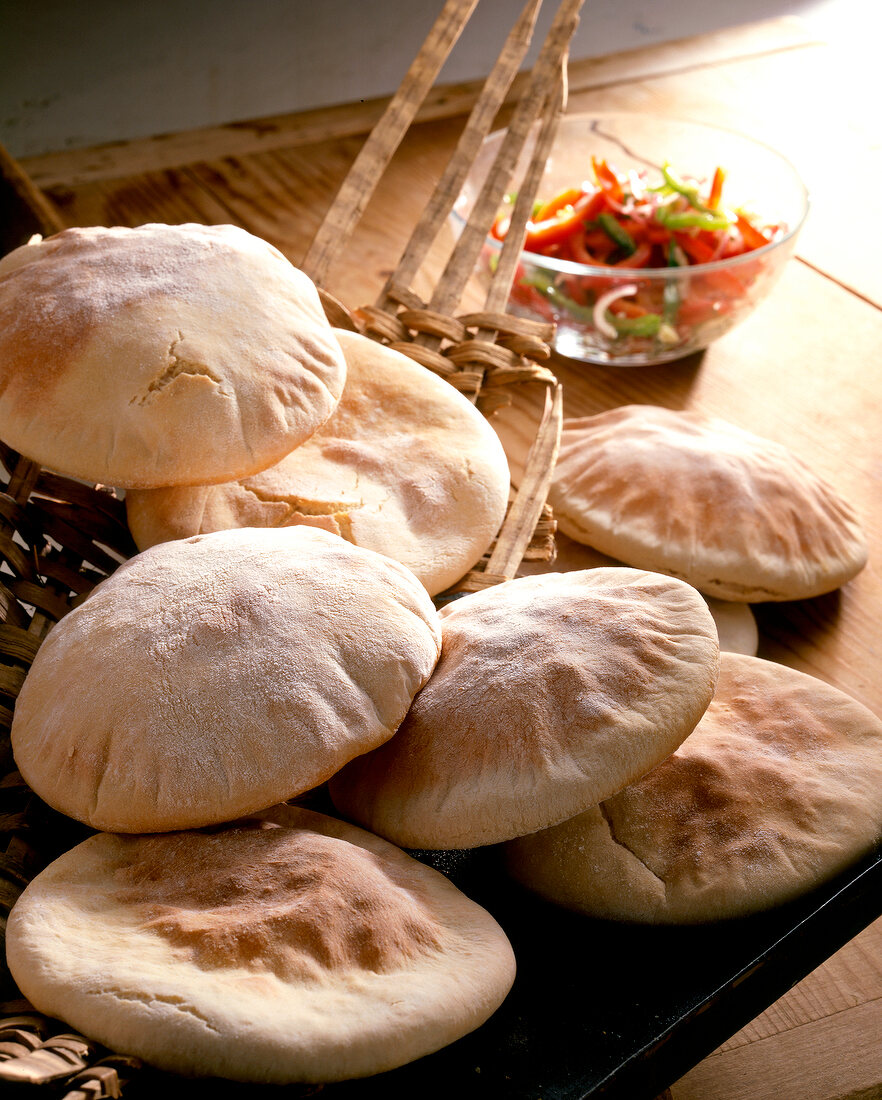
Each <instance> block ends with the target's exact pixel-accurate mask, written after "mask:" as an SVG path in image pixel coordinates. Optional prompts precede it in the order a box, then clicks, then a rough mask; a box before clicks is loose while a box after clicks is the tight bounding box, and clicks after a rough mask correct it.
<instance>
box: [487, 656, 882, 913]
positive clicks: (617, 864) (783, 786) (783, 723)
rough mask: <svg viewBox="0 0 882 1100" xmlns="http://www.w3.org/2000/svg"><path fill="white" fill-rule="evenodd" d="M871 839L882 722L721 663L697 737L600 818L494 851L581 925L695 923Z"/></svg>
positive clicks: (791, 889)
mask: <svg viewBox="0 0 882 1100" xmlns="http://www.w3.org/2000/svg"><path fill="white" fill-rule="evenodd" d="M880 836H882V721H880V720H879V718H877V717H876V716H875V715H874V714H872V713H871V712H870V711H869V710H867V708H866V707H864V706H862V705H861V704H860V703H858V702H857V701H855V700H854V699H851V698H850V697H849V696H847V695H845V693H843V692H842V691H839V690H838V689H836V688H834V687H832V686H830V685H829V684H826V683H824V682H823V681H821V680H818V679H815V678H814V677H811V676H807V675H806V674H805V673H802V672H797V671H795V670H793V669H791V668H788V667H786V666H784V665H778V664H775V663H773V662H771V661H764V660H762V659H761V658H759V657H749V656H746V655H743V654H731V653H724V654H723V655H722V658H721V661H720V679H719V682H718V684H717V691H716V695H715V696H714V700H713V702H712V703H711V705H710V706H709V707H708V710H707V713H706V714H705V715H704V717H703V718H702V719H701V721H700V722H699V723H698V726H697V727H696V729H695V731H694V732H693V733H692V734H691V735H690V736H689V737H688V738H687V739H686V740H685V741H684V742H683V744H682V745H681V746H680V747H679V748H678V749H677V750H676V752H674V753H673V754H672V756H671V757H670V758H669V759H667V760H665V761H664V762H663V763H661V764H659V766H658V767H657V768H655V769H654V770H653V771H652V772H650V773H649V774H648V775H646V776H644V777H643V778H642V779H639V780H638V781H637V782H636V783H633V784H631V785H630V786H629V787H627V788H625V789H624V790H622V791H621V792H620V793H619V794H617V795H615V796H614V797H613V798H610V799H608V800H607V801H605V802H604V803H603V805H601V806H599V807H595V808H593V809H591V810H589V811H588V812H586V813H584V814H581V815H579V816H578V817H575V818H574V819H573V820H571V821H567V822H565V823H564V824H562V825H558V826H556V827H555V828H552V829H548V830H546V831H544V832H540V833H536V834H535V835H534V836H530V837H522V838H520V839H518V840H515V841H512V842H511V844H509V845H507V846H506V861H507V864H508V867H509V870H510V871H511V873H512V874H513V875H514V877H515V878H517V879H518V880H519V881H520V882H522V883H523V884H524V885H526V886H528V887H529V888H530V889H532V890H534V891H536V892H538V893H539V894H542V895H543V896H544V897H546V898H548V899H549V900H551V901H554V902H557V903H558V904H560V905H564V906H567V907H569V908H573V909H577V910H579V911H581V912H584V913H588V914H589V915H591V916H595V917H603V918H611V919H614V920H625V921H639V922H646V923H659V924H662V923H690V924H691V923H698V922H703V921H711V920H719V919H724V918H729V917H740V916H745V915H747V914H749V913H753V912H757V911H760V910H764V909H768V908H770V907H772V906H775V905H779V904H781V903H783V902H786V901H789V900H791V899H793V898H795V897H797V896H798V895H799V894H801V893H803V892H804V891H807V890H810V889H811V888H813V887H815V886H818V885H820V884H821V883H823V882H824V881H825V880H827V879H829V878H831V877H832V876H833V875H835V874H836V873H837V872H839V871H841V870H844V869H845V868H846V867H847V866H848V865H849V864H851V863H852V862H853V861H855V860H856V859H858V858H859V857H860V856H861V855H863V854H864V853H866V852H868V851H870V850H872V848H873V847H874V845H875V844H876V843H878V841H879V839H880Z"/></svg>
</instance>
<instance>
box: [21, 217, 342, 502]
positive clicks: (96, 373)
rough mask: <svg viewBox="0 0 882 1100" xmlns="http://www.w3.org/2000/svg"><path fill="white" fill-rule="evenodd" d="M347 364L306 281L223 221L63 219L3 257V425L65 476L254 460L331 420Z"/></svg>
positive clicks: (156, 479) (144, 478)
mask: <svg viewBox="0 0 882 1100" xmlns="http://www.w3.org/2000/svg"><path fill="white" fill-rule="evenodd" d="M345 371H346V367H345V363H344V360H343V354H342V352H341V351H340V347H339V345H338V343H337V341H336V340H335V339H334V336H333V332H332V330H331V326H330V324H329V323H328V321H327V319H326V317H325V315H324V311H323V310H322V307H321V302H320V300H319V296H318V291H317V290H316V288H315V286H314V284H313V283H312V281H311V280H310V279H309V278H308V277H307V276H306V275H305V274H304V273H303V272H302V271H299V270H298V269H297V268H295V267H294V266H293V265H292V264H291V263H289V262H288V260H286V259H285V257H284V256H283V255H282V254H281V252H279V251H278V250H277V249H275V248H273V247H272V245H270V244H267V242H266V241H262V240H260V239H259V238H257V237H254V236H252V235H251V234H250V233H247V232H246V231H245V230H243V229H238V228H236V227H235V226H232V225H220V226H204V225H159V224H155V225H142V226H139V227H138V228H136V229H126V228H121V227H116V228H112V229H105V228H101V227H91V228H84V229H79V228H78V229H66V230H64V231H63V232H61V233H58V234H56V235H55V236H53V237H49V238H47V239H45V240H43V241H41V242H39V243H35V244H27V245H24V246H22V248H21V249H18V250H16V252H13V253H11V254H10V256H9V257H8V258H7V259H6V260H5V262H4V265H3V267H2V268H0V438H2V439H3V440H4V441H5V442H6V443H8V444H9V445H10V446H12V447H14V448H15V449H16V450H18V451H20V452H21V453H23V454H25V455H27V456H28V457H29V458H32V459H34V460H35V461H37V462H39V463H42V464H43V465H45V466H48V467H50V468H51V469H53V470H57V471H59V472H61V473H64V474H68V475H71V476H74V477H80V478H85V479H86V480H89V481H100V482H103V483H105V484H108V485H116V486H120V487H122V488H133V487H141V488H145V487H152V486H158V485H181V484H184V485H186V484H206V483H209V482H211V483H214V482H218V481H227V480H229V479H230V478H236V477H244V476H247V475H248V474H251V473H255V472H256V471H257V470H261V469H264V468H265V467H267V466H270V465H272V464H273V463H274V462H278V461H279V459H281V458H282V457H283V455H285V454H287V453H288V452H289V451H290V450H291V449H292V448H293V447H295V446H297V445H298V444H299V443H302V442H303V441H304V440H305V439H307V438H308V437H309V436H310V435H312V433H313V432H314V431H315V430H316V429H317V428H318V427H319V426H320V425H321V424H322V423H324V421H325V420H327V418H328V416H330V414H331V412H332V411H333V409H334V407H335V405H336V404H337V401H338V400H339V397H340V394H341V392H342V390H343V382H344V379H345Z"/></svg>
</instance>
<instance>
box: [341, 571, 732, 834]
mask: <svg viewBox="0 0 882 1100" xmlns="http://www.w3.org/2000/svg"><path fill="white" fill-rule="evenodd" d="M441 624H442V639H443V641H442V652H441V660H440V661H439V662H438V666H437V668H436V669H435V671H434V673H433V675H432V677H431V679H430V680H429V682H428V683H427V684H426V686H425V687H424V688H423V690H422V691H421V692H420V693H419V695H418V696H417V697H416V699H415V700H414V703H413V706H412V707H411V709H410V711H409V713H408V715H407V718H406V719H405V721H404V722H403V723H402V725H401V728H400V729H399V730H398V732H397V733H396V735H395V736H394V737H393V738H392V740H391V741H389V742H388V743H387V744H385V745H384V746H382V747H381V748H380V749H378V750H376V751H375V752H372V753H369V754H367V755H365V756H361V757H359V758H358V759H357V760H353V761H352V762H351V763H350V764H349V765H347V767H346V768H344V769H343V770H342V771H341V772H339V773H338V774H337V775H336V776H334V778H333V779H332V781H331V783H330V786H329V790H330V792H331V797H332V798H333V800H334V802H335V804H336V805H337V807H338V808H339V809H340V810H341V811H342V812H343V813H344V814H346V816H348V817H351V818H353V819H354V820H356V821H358V822H359V823H361V824H363V825H364V826H366V827H367V828H369V829H372V830H373V831H374V832H377V833H379V834H380V835H381V836H385V837H387V838H388V839H390V840H392V841H393V842H394V843H397V844H401V845H403V846H405V847H411V848H472V847H476V846H478V845H482V844H493V843H497V842H499V841H501V840H506V839H508V838H510V837H514V836H519V835H521V834H522V833H527V832H533V831H535V830H536V829H541V828H543V827H544V826H545V825H546V824H550V823H551V822H552V821H563V820H564V819H566V818H568V817H572V816H573V814H576V813H579V812H581V810H584V809H587V808H588V807H589V806H591V805H594V804H596V803H597V802H599V801H600V800H601V799H603V798H606V797H608V795H609V794H612V793H613V792H615V791H617V790H619V789H621V787H623V786H624V785H625V784H627V783H629V782H631V781H632V780H633V779H636V778H637V777H638V776H640V775H642V774H643V773H644V772H646V771H648V770H649V768H651V767H653V766H654V765H655V764H656V763H658V762H659V761H660V760H662V759H664V757H665V756H667V755H668V754H669V753H670V752H672V751H673V750H674V749H675V748H676V746H677V745H679V744H680V742H681V741H682V740H683V739H684V738H685V737H686V736H687V734H688V733H689V732H690V731H691V730H692V729H693V727H694V726H695V724H696V722H697V721H698V719H699V718H700V717H701V714H702V713H703V711H704V709H705V707H706V706H707V705H708V703H709V701H710V699H711V696H712V695H713V690H714V682H715V680H716V674H717V664H718V657H719V651H718V647H717V637H716V630H715V628H714V624H713V620H712V618H711V615H710V612H709V611H708V609H707V606H706V604H705V603H704V600H703V599H702V598H701V596H700V595H699V593H698V592H696V590H695V589H694V588H692V587H690V586H689V585H687V584H684V583H683V582H682V581H677V580H674V579H672V578H670V577H664V576H661V575H660V574H654V573H645V572H642V571H639V570H635V569H595V570H588V571H585V572H577V573H552V574H548V575H546V576H542V577H523V578H519V579H517V580H513V581H508V582H506V583H504V584H500V585H496V586H495V587H493V588H490V589H486V590H484V591H483V592H479V593H475V594H474V595H470V596H466V597H464V598H462V599H459V600H457V601H455V602H454V603H452V604H450V605H448V606H447V607H446V608H444V609H443V610H442V612H441ZM602 792H606V793H602Z"/></svg>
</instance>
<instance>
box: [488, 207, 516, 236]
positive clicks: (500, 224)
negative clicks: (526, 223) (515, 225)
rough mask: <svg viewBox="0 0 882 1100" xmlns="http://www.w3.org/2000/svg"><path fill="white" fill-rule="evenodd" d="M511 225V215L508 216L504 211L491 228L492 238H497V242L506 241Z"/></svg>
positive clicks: (498, 215)
mask: <svg viewBox="0 0 882 1100" xmlns="http://www.w3.org/2000/svg"><path fill="white" fill-rule="evenodd" d="M510 225H511V214H507V213H506V212H505V211H504V210H503V211H502V213H501V214H497V215H496V218H495V219H494V221H493V224H492V225H491V226H490V236H491V237H495V238H496V240H497V241H504V240H505V238H506V235H507V234H508V229H509V226H510Z"/></svg>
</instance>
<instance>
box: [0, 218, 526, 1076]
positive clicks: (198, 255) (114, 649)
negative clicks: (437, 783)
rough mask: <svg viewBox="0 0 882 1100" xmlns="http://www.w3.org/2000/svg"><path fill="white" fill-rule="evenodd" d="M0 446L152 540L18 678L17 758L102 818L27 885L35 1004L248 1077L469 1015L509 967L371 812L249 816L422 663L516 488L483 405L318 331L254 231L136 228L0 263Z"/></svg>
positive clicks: (361, 731) (371, 1054) (359, 729)
mask: <svg viewBox="0 0 882 1100" xmlns="http://www.w3.org/2000/svg"><path fill="white" fill-rule="evenodd" d="M0 437H2V438H3V439H4V441H5V442H6V443H8V444H9V445H10V446H12V447H13V448H15V449H17V450H19V451H20V452H21V453H23V454H25V455H27V456H28V457H30V458H32V459H33V460H35V461H36V462H39V463H41V464H43V465H45V466H47V467H49V468H50V469H53V470H56V471H58V472H61V473H63V474H67V475H70V476H74V477H78V478H84V479H87V480H89V481H92V482H101V483H104V484H108V485H113V486H116V487H121V488H123V489H125V490H127V492H128V493H129V494H131V496H130V498H129V504H130V507H131V513H132V528H133V531H135V533H136V537H137V538H138V541H139V542H140V543H141V545H142V548H143V552H142V553H139V554H137V555H136V556H135V557H134V558H132V559H131V560H130V561H128V562H127V563H125V564H124V565H122V566H121V567H120V568H119V569H118V571H117V572H116V573H114V574H113V575H112V576H111V577H110V578H108V579H107V580H106V581H105V582H104V583H103V584H101V585H99V586H98V588H96V589H95V591H94V592H93V593H92V594H91V595H90V596H89V598H88V599H87V600H86V601H85V602H84V603H83V604H82V605H81V606H79V607H77V608H76V609H75V610H74V611H72V612H71V613H70V614H68V615H67V616H66V617H65V618H64V619H62V620H61V621H60V622H59V623H58V624H57V626H55V627H54V628H53V630H52V631H51V632H50V634H49V636H48V637H47V639H46V641H45V643H44V645H43V646H42V648H41V650H40V652H39V654H38V656H37V658H36V660H35V661H34V663H33V665H32V667H31V669H30V670H29V673H28V676H27V678H26V686H25V688H24V689H23V691H22V693H21V694H20V697H19V699H18V700H17V705H16V712H15V719H14V729H13V732H12V741H13V744H14V753H15V758H16V763H17V765H18V767H19V768H20V770H21V772H22V775H23V776H24V777H25V779H26V780H27V782H28V783H29V784H30V785H31V786H32V787H33V789H34V790H35V791H36V792H37V793H38V794H40V795H41V796H42V797H43V798H44V799H45V800H46V801H47V802H48V803H49V804H50V805H52V806H53V807H55V808H56V809H58V810H60V811H61V812H63V813H66V814H68V815H70V816H71V817H73V818H76V819H77V820H79V821H82V822H85V823H86V824H88V825H90V826H92V827H93V828H94V829H96V830H100V832H99V833H98V834H97V835H96V836H93V837H92V838H91V839H90V840H89V841H87V842H86V843H85V844H84V845H82V846H80V847H77V848H75V849H73V850H71V851H70V852H69V853H68V854H67V855H66V856H65V857H64V859H63V860H60V861H59V862H58V863H57V864H53V865H52V866H51V867H49V868H48V869H47V870H46V872H44V873H43V874H42V875H40V876H39V877H38V878H37V879H35V880H34V881H33V883H32V884H31V885H30V886H29V888H28V890H27V891H26V893H25V895H24V896H23V897H22V898H21V900H20V904H19V905H17V907H16V910H17V915H16V918H15V920H14V921H13V922H12V924H11V926H10V930H9V936H8V953H9V963H10V968H11V970H12V971H13V974H14V977H15V978H16V980H17V981H18V983H19V985H20V987H21V989H22V991H23V992H24V993H25V995H26V996H28V997H30V998H31V999H32V1001H33V1003H34V1004H35V1005H36V1006H37V1007H38V1008H40V1009H41V1010H43V1011H45V1012H47V1013H48V1014H49V1015H52V1016H59V1017H62V1018H64V1019H65V1020H67V1021H69V1022H70V1023H71V1024H73V1025H74V1026H75V1027H79V1028H80V1029H81V1030H83V1031H84V1032H85V1033H87V1034H89V1035H91V1036H93V1037H94V1038H97V1039H99V1040H100V1041H102V1042H104V1043H105V1044H107V1045H108V1046H110V1047H112V1048H114V1049H117V1050H120V1051H124V1052H127V1053H131V1054H135V1055H140V1056H142V1057H143V1058H144V1059H146V1060H147V1061H150V1062H153V1063H155V1064H156V1065H159V1066H164V1067H166V1068H169V1069H175V1070H179V1071H181V1072H184V1073H213V1074H226V1075H228V1076H230V1077H233V1078H240V1079H244V1080H268V1081H279V1082H284V1081H323V1080H334V1079H339V1078H341V1077H349V1076H360V1075H364V1074H372V1073H377V1072H379V1071H381V1070H384V1069H387V1068H390V1067H391V1066H393V1065H397V1064H400V1063H401V1062H405V1061H408V1060H410V1059H412V1058H416V1057H419V1056H421V1055H423V1054H426V1053H428V1052H429V1051H431V1050H434V1049H436V1048H437V1047H439V1046H442V1045H444V1044H445V1043H449V1042H451V1041H452V1040H453V1039H455V1038H457V1037H458V1036H460V1035H462V1034H464V1033H465V1032H467V1031H469V1030H471V1029H473V1028H475V1027H477V1026H478V1025H479V1024H480V1023H481V1022H482V1021H483V1020H484V1019H486V1018H487V1016H489V1015H490V1014H491V1013H492V1012H493V1011H494V1010H495V1009H496V1008H497V1007H498V1005H499V1004H500V1003H501V1001H502V999H503V998H504V997H505V995H506V993H507V992H508V989H509V987H510V985H511V982H512V980H513V977H514V961H513V957H512V952H511V947H510V945H509V943H508V940H507V937H506V936H505V934H504V932H503V931H502V930H501V929H500V928H499V926H498V924H497V923H496V922H495V921H494V920H493V919H492V918H491V917H490V916H489V914H487V913H486V912H485V911H484V910H483V909H481V908H480V907H479V906H477V905H476V904H474V903H473V902H471V901H470V900H469V899H467V898H466V897H465V896H463V895H462V894H461V893H460V892H459V891H457V890H456V889H455V888H454V887H453V886H452V885H451V884H450V883H449V882H448V881H447V880H446V879H444V878H443V877H442V876H440V875H438V874H436V873H435V872H433V871H431V870H430V869H429V868H426V867H424V866H423V865H421V864H419V863H418V862H416V861H415V860H413V859H412V858H411V857H410V856H407V855H405V854H404V853H403V852H401V851H399V850H397V849H395V848H393V847H392V846H391V845H389V844H388V843H386V842H384V841H382V840H380V839H379V838H377V837H373V836H369V835H367V834H365V833H364V832H363V831H361V830H358V829H356V828H354V827H351V826H347V825H344V824H343V823H341V822H338V821H335V820H331V819H328V818H324V817H322V816H320V815H314V814H313V815H310V814H307V813H305V812H300V811H295V810H293V809H288V810H285V811H276V813H275V816H268V815H267V814H266V813H265V812H264V811H265V810H266V808H267V807H269V806H273V805H274V804H277V803H281V802H284V801H286V800H288V799H291V798H294V797H296V796H297V795H299V794H301V793H303V792H305V791H310V790H312V789H314V788H316V787H317V786H319V785H320V784H322V783H323V782H324V781H325V780H327V779H328V778H329V777H330V776H331V775H332V774H334V773H335V772H336V771H337V770H339V769H340V768H341V767H342V766H343V765H344V764H345V763H347V762H348V761H349V760H350V759H352V758H353V757H355V756H357V755H359V754H362V753H364V752H367V751H368V750H370V749H372V748H374V747H377V746H378V745H380V744H382V743H383V741H385V740H387V739H388V738H389V737H391V736H392V735H393V734H394V732H395V730H396V729H397V727H398V725H399V724H400V723H401V721H402V719H403V718H404V715H405V713H406V712H407V710H408V708H409V706H410V704H411V701H412V699H413V697H414V696H415V694H416V693H417V692H418V690H419V689H420V688H421V687H422V686H423V685H424V684H425V682H426V681H427V679H428V677H429V675H430V674H431V672H432V670H433V668H434V666H435V663H436V662H437V660H438V656H439V651H440V627H439V624H438V616H437V612H436V610H435V608H434V606H433V604H432V600H431V597H430V593H434V592H437V591H440V590H441V589H443V588H445V587H447V586H448V585H450V584H452V583H453V582H454V581H456V580H458V579H459V578H460V577H461V576H462V575H463V574H464V573H465V572H467V571H468V570H469V569H471V568H472V566H474V565H475V563H476V562H477V561H478V560H479V559H480V558H481V556H482V555H483V553H484V552H485V550H486V549H487V547H488V545H489V543H490V542H491V541H492V539H493V537H494V536H495V534H496V531H497V529H498V527H499V525H500V523H501V521H502V519H503V517H504V513H505V509H506V507H507V503H508V494H509V484H510V479H509V473H508V466H507V462H506V459H505V455H504V453H503V451H502V447H501V445H500V444H499V441H498V439H497V437H496V435H495V433H494V432H493V431H492V429H491V428H490V427H489V425H488V424H487V422H486V420H485V419H484V418H483V417H482V416H481V415H480V414H479V413H478V411H477V410H476V408H475V407H474V406H473V405H472V404H471V403H470V402H469V401H468V400H467V399H466V398H464V397H463V396H461V395H460V394H459V393H458V392H457V391H456V390H454V389H453V387H451V386H448V385H447V384H446V383H443V382H441V381H439V380H438V379H436V378H435V377H434V376H432V375H431V374H430V373H429V372H428V371H426V370H425V369H424V368H422V367H420V366H418V365H417V364H415V363H413V362H412V361H410V360H409V359H407V358H406V357H404V356H402V355H399V354H397V353H396V352H393V351H388V350H386V349H383V348H381V347H380V346H379V345H376V344H374V343H373V342H372V341H369V340H367V339H366V338H363V337H361V336H359V335H357V334H354V333H343V332H338V331H335V330H333V329H332V328H331V326H330V324H329V323H328V321H327V319H326V317H325V314H324V312H323V309H322V306H321V302H320V299H319V295H318V291H317V289H316V288H315V286H314V285H313V284H312V283H311V281H310V280H309V279H308V278H307V277H306V276H305V275H304V274H303V273H302V272H300V271H298V270H297V269H296V268H294V267H293V266H292V265H291V264H290V263H289V262H288V261H287V260H286V259H285V258H284V257H283V256H282V255H281V253H279V252H278V251H277V250H276V249H274V248H272V247H271V246H270V245H268V244H267V243H266V242H264V241H261V240H259V239H257V238H255V237H253V236H251V235H250V234H248V233H246V232H244V231H243V230H240V229H237V228H234V227H232V226H215V227H206V226H198V225H185V226H167V225H146V226H141V227H139V228H138V229H122V228H117V229H101V228H94V229H72V230H66V231H65V232H63V233H60V234H58V235H57V236H55V237H52V238H49V239H47V240H43V241H39V240H38V241H34V242H32V243H30V244H28V245H26V246H25V247H24V248H22V249H19V250H17V251H16V252H14V253H12V254H10V255H9V256H8V257H6V258H5V259H4V260H3V261H2V264H0ZM402 563H403V564H402ZM255 814H256V815H258V816H257V818H255V819H252V818H251V815H255ZM243 817H244V818H247V820H244V821H243V820H242V819H243ZM234 822H236V824H231V823H234ZM153 834H156V835H153ZM160 834H161V835H160Z"/></svg>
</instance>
